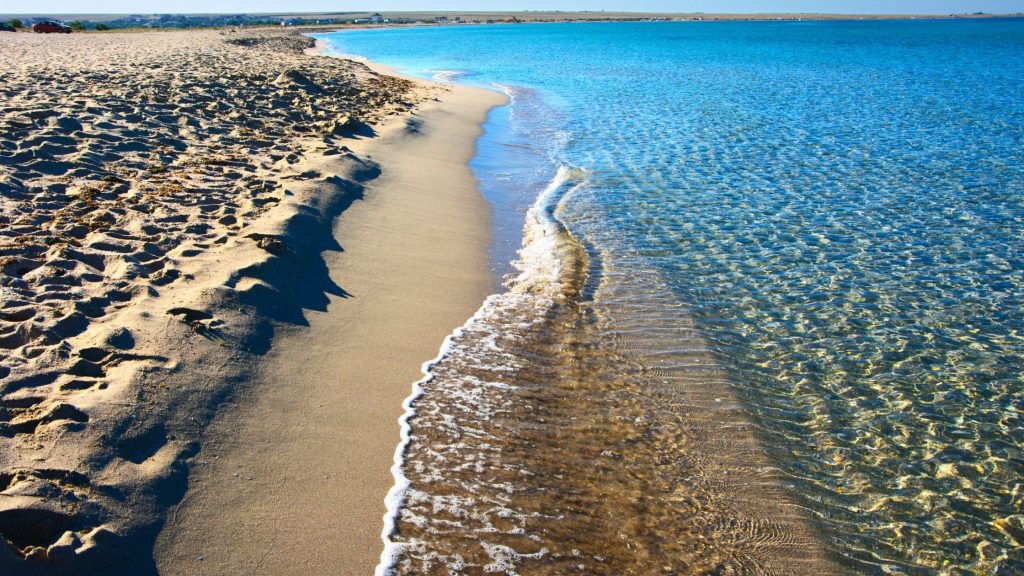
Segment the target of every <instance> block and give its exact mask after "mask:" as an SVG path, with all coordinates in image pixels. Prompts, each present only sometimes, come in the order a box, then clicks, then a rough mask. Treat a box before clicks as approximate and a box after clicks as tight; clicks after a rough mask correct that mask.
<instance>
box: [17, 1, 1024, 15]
mask: <svg viewBox="0 0 1024 576" xmlns="http://www.w3.org/2000/svg"><path fill="white" fill-rule="evenodd" d="M388 10H395V11H401V10H414V11H422V10H453V11H454V10H460V11H470V10H483V11H486V10H608V11H631V12H733V13H735V12H743V13H749V12H832V13H850V14H855V13H860V14H899V13H903V14H911V13H913V14H951V13H959V12H1000V13H1005V12H1024V0H831V1H827V0H357V1H351V0H343V1H339V0H333V1H332V0H147V1H145V2H131V1H129V2H125V1H124V0H0V13H32V14H45V13H50V14H60V13H63V14H102V13H115V14H123V13H133V14H144V13H154V12H159V13H165V12H181V13H190V12H232V13H233V12H248V13H254V12H348V11H388Z"/></svg>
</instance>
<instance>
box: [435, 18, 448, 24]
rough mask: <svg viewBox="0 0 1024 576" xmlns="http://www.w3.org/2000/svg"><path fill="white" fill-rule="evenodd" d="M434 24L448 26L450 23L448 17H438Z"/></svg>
mask: <svg viewBox="0 0 1024 576" xmlns="http://www.w3.org/2000/svg"><path fill="white" fill-rule="evenodd" d="M434 22H437V23H438V24H447V23H448V17H447V16H436V17H434Z"/></svg>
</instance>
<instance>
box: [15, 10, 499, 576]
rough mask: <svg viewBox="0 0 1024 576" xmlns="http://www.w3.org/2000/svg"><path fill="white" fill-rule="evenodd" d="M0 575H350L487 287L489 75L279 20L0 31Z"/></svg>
mask: <svg viewBox="0 0 1024 576" xmlns="http://www.w3.org/2000/svg"><path fill="white" fill-rule="evenodd" d="M0 41H2V42H3V45H2V49H3V50H4V51H5V53H7V54H11V55H12V57H11V58H8V59H5V62H4V64H3V66H4V67H5V70H4V78H5V83H4V85H3V87H0V92H2V94H3V96H4V99H3V101H4V105H3V109H2V110H0V118H2V119H0V192H2V193H3V196H2V199H3V212H2V218H3V222H2V223H3V231H2V233H0V234H2V246H0V257H2V258H3V276H2V287H0V290H2V291H3V300H2V309H0V313H2V322H0V344H2V350H3V354H2V355H0V402H2V408H0V417H2V424H0V432H2V434H0V489H2V492H0V494H2V495H3V496H4V498H3V499H2V500H0V533H2V534H3V535H4V537H5V539H6V540H7V541H8V545H7V546H4V547H3V550H2V551H0V568H2V571H4V573H13V574H22V573H23V574H34V573H39V574H54V573H56V574H62V573H64V574H78V573H97V572H96V571H97V570H101V569H102V570H103V571H104V573H132V574H147V573H158V572H159V573H161V574H184V573H189V574H199V573H232V572H237V571H240V570H245V571H246V572H249V573H282V572H293V571H295V570H298V569H300V568H304V569H308V570H312V571H314V572H322V571H323V572H330V573H340V574H357V573H358V574H364V573H368V572H369V571H372V569H373V567H374V566H375V565H376V564H377V560H378V557H379V555H380V551H381V545H382V543H381V540H380V535H381V529H382V527H383V521H382V515H383V514H384V511H385V508H384V496H385V494H386V493H387V491H388V489H389V488H390V486H391V484H392V481H393V479H392V477H391V474H390V472H389V468H390V466H391V465H392V458H393V455H394V450H395V447H396V445H397V444H398V442H399V426H398V422H397V419H398V417H399V416H400V415H401V414H402V401H403V400H404V399H405V398H406V397H407V396H408V395H409V392H410V385H411V383H412V382H414V381H415V380H417V379H418V378H420V376H421V374H420V372H419V367H420V364H421V363H422V362H424V361H426V360H428V359H430V358H432V357H433V356H435V355H436V354H437V350H438V347H439V346H440V345H441V342H442V340H443V339H444V337H445V336H446V335H447V334H449V333H450V332H451V331H452V329H453V328H455V327H456V326H458V325H460V324H461V323H462V322H463V321H465V319H466V318H468V317H469V316H470V315H471V314H472V313H473V312H474V311H475V310H476V308H477V307H478V306H479V304H480V302H481V301H482V300H483V298H484V297H485V296H486V295H487V294H488V293H489V292H490V291H491V290H492V289H493V283H492V279H491V277H490V274H489V271H488V267H487V256H486V250H487V245H488V242H489V240H488V238H489V228H488V207H487V204H486V203H485V202H484V200H483V199H482V198H481V197H480V195H479V193H478V191H477V187H476V182H475V180H474V178H473V175H472V173H471V172H470V171H469V169H468V167H467V162H468V160H469V159H470V158H471V157H472V154H473V150H474V146H475V140H476V138H477V136H478V135H479V131H480V124H481V122H482V121H483V120H484V118H485V117H486V113H487V111H488V110H489V109H490V108H491V107H493V106H495V105H499V104H501V103H502V102H503V96H502V95H500V94H498V93H493V92H488V91H484V90H476V89H470V88H454V87H442V86H438V85H433V84H429V83H424V82H418V81H412V80H409V79H402V78H397V77H395V76H391V75H388V74H381V73H378V72H376V71H374V70H372V69H370V68H368V67H367V66H366V65H365V64H362V63H356V62H352V61H348V60H343V59H337V58H330V57H326V56H319V55H315V54H312V53H310V49H311V48H312V40H310V39H308V38H304V37H302V36H299V35H298V34H295V33H293V32H290V31H288V32H286V31H277V30H271V31H243V32H234V31H227V30H225V31H187V32H186V31H180V32H160V33H157V32H153V33H139V34H103V35H101V34H96V35H80V34H76V35H71V36H61V37H56V36H39V35H28V34H17V35H14V34H12V35H5V36H4V37H3V38H0Z"/></svg>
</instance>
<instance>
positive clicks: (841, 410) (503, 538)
mask: <svg viewBox="0 0 1024 576" xmlns="http://www.w3.org/2000/svg"><path fill="white" fill-rule="evenodd" d="M330 39H331V41H332V42H333V43H334V45H335V46H336V47H337V48H338V49H339V50H340V51H343V52H351V53H358V54H362V55H366V56H369V57H371V58H374V59H376V60H379V61H382V62H384V63H388V64H392V65H396V66H399V67H401V68H403V69H406V70H410V71H414V72H417V73H421V74H431V73H432V71H436V70H441V69H444V70H459V71H462V72H463V74H461V75H460V76H459V79H460V81H467V82H474V83H478V84H483V85H496V86H501V87H502V89H505V90H507V91H509V92H510V93H511V94H513V96H514V100H513V104H512V105H511V107H510V108H508V109H505V110H502V111H498V112H496V113H495V115H494V116H493V117H492V119H491V121H490V122H489V124H488V132H487V135H486V136H485V137H484V138H483V140H482V141H481V145H480V155H479V157H478V159H477V160H476V161H475V162H474V169H475V170H476V171H477V174H478V176H480V178H481V181H482V187H483V189H484V192H485V194H487V195H488V197H489V198H490V199H491V200H492V201H493V202H494V204H495V207H496V219H495V223H496V226H497V227H498V238H499V240H498V242H497V243H496V246H495V248H494V250H493V253H494V254H495V261H496V269H497V270H498V271H499V272H504V271H508V270H513V269H509V268H503V266H502V262H503V261H506V260H508V259H509V257H510V253H511V250H510V248H509V245H510V244H512V245H514V244H518V243H519V235H518V231H519V230H520V229H521V228H522V222H523V221H524V219H525V222H526V227H525V232H524V238H523V242H524V248H523V251H522V253H521V254H520V256H519V260H518V263H517V265H516V268H515V269H514V270H513V271H514V273H515V274H518V278H516V279H514V280H513V281H511V282H510V284H509V287H508V289H507V291H506V292H504V293H502V294H500V295H496V296H494V297H492V298H491V299H490V300H489V301H488V302H487V303H485V304H484V306H483V307H482V308H481V311H480V312H479V313H478V314H477V316H476V317H474V318H473V319H472V320H470V322H469V323H468V324H467V326H466V327H465V328H464V329H463V331H462V332H460V333H459V334H457V335H456V336H454V337H453V339H452V341H451V348H450V350H448V354H447V355H446V356H445V357H444V359H442V360H441V361H440V362H438V363H437V364H435V365H434V366H433V368H432V369H431V372H430V374H431V375H430V377H429V379H428V381H426V382H424V383H422V384H421V390H422V392H421V394H420V395H419V396H418V397H417V398H416V399H415V401H414V402H413V408H414V410H415V414H412V415H411V417H410V418H409V425H410V426H411V437H410V441H409V444H408V446H407V447H406V450H405V460H404V464H403V467H402V470H403V474H404V477H405V478H407V479H408V482H409V484H408V487H407V489H406V490H405V491H402V492H400V493H397V494H396V495H395V496H396V498H395V499H394V500H393V505H394V507H395V509H394V514H395V516H394V518H395V525H394V526H393V531H390V532H389V535H388V539H389V541H390V542H391V543H392V546H391V548H390V549H389V553H391V554H392V556H389V560H388V562H385V563H384V564H382V569H390V568H393V569H395V570H397V571H399V572H404V573H438V574H443V573H477V572H484V571H486V572H497V573H508V574H512V573H517V572H518V573H523V574H564V573H586V574H595V573H602V574H626V573H629V574H651V573H715V574H726V573H755V574H759V573H778V574H790V573H808V574H815V573H836V572H839V571H843V570H846V571H851V572H856V573H868V574H873V573H903V574H933V573H942V574H993V573H994V574H1017V573H1022V572H1024V553H1022V545H1024V515H1022V508H1024V494H1022V492H1024V490H1022V484H1024V481H1022V480H1021V477H1022V474H1024V455H1022V450H1021V444H1022V442H1024V430H1022V428H1021V410H1022V409H1024V376H1022V373H1024V315H1022V307H1021V305H1022V299H1024V291H1022V288H1024V257H1022V256H1021V254H1024V222H1022V220H1024V168H1022V166H1024V142H1022V139H1024V80H1022V78H1024V21H1021V20H992V21H929V22H914V21H891V22H828V23H637V24H591V25H587V24H575V25H530V26H487V27H452V28H431V29H401V30H397V29H396V30H384V31H377V30H375V31H365V32H346V33H341V34H335V35H331V36H330ZM560 166H561V168H559V167H560ZM538 196H539V197H540V200H538V202H537V203H536V204H533V205H534V209H533V211H531V212H530V213H529V214H525V213H524V212H525V209H526V207H527V206H530V205H531V203H533V201H534V199H535V198H537V197H538Z"/></svg>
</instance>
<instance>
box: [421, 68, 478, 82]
mask: <svg viewBox="0 0 1024 576" xmlns="http://www.w3.org/2000/svg"><path fill="white" fill-rule="evenodd" d="M431 72H433V74H432V75H431V77H430V78H431V79H432V80H434V81H435V82H449V83H453V82H456V81H458V80H459V79H461V78H465V77H466V76H469V71H467V70H431Z"/></svg>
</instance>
